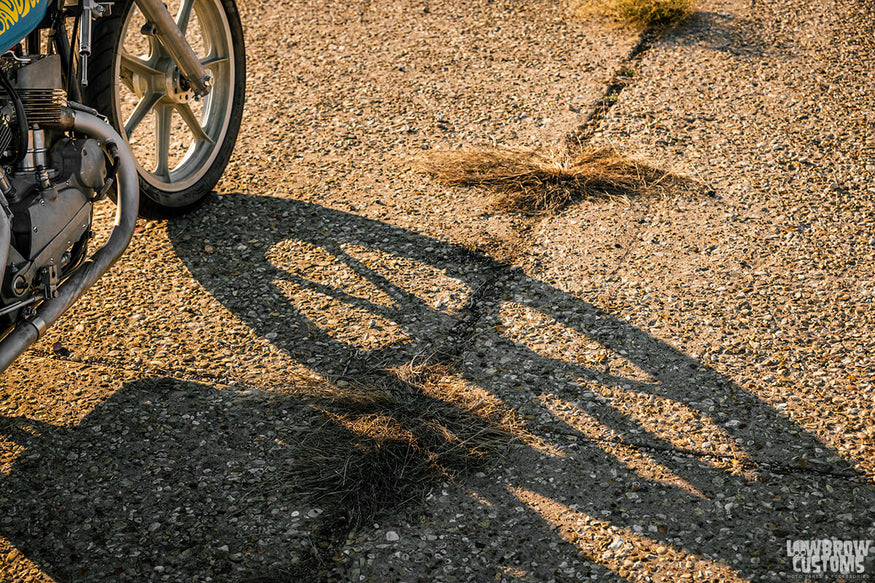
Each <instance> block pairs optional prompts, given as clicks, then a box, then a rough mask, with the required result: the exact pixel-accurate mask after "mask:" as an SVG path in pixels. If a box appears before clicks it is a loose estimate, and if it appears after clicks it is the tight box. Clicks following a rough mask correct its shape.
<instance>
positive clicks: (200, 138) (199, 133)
mask: <svg viewBox="0 0 875 583" xmlns="http://www.w3.org/2000/svg"><path fill="white" fill-rule="evenodd" d="M176 111H177V113H179V117H181V118H182V121H184V122H185V125H187V126H188V129H190V130H191V133H192V135H193V136H194V139H195V141H196V142H197V143H198V145H199V144H202V143H203V142H209V143H210V144H215V143H216V141H215V140H214V139H212V138H211V137H210V136H208V135H207V132H205V131H204V128H203V126H201V122H200V120H198V118H197V116H196V115H195V114H194V111H192V109H191V106H190V105H189V104H187V103H180V104H178V105H177V106H176Z"/></svg>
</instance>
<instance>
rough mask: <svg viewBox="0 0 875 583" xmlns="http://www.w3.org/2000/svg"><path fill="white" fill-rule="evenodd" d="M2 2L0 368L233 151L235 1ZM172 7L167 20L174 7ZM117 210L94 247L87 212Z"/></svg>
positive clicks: (201, 192)
mask: <svg viewBox="0 0 875 583" xmlns="http://www.w3.org/2000/svg"><path fill="white" fill-rule="evenodd" d="M176 4H177V5H171V7H170V8H168V7H167V6H166V5H165V4H164V2H163V1H162V0H116V1H115V2H96V1H95V0H0V338H2V339H0V371H3V370H5V369H6V368H7V367H8V366H9V365H10V364H11V363H12V362H13V361H14V360H15V359H16V358H17V357H18V356H20V355H21V353H23V352H24V351H25V350H27V348H28V347H30V346H31V345H32V344H33V343H34V342H36V340H37V339H38V338H39V337H40V336H41V335H42V334H43V333H44V332H45V330H46V329H47V328H48V327H49V326H51V325H52V324H53V323H54V322H56V321H57V320H58V318H59V317H60V316H61V315H62V314H63V313H64V312H65V311H66V310H67V309H68V308H69V307H70V306H71V305H72V304H73V303H74V302H75V301H76V300H77V299H78V298H79V297H80V296H81V295H82V294H83V293H84V292H85V291H86V290H87V289H88V288H89V287H91V286H92V285H93V284H94V283H95V282H96V281H97V280H98V279H99V278H100V277H101V275H103V274H104V273H105V272H106V271H107V270H108V269H109V268H110V267H111V266H112V265H113V263H115V261H116V260H117V259H118V258H119V257H120V256H121V255H122V254H123V253H124V251H125V249H126V248H127V246H128V244H129V243H130V241H131V238H132V236H133V233H134V227H135V223H136V220H137V216H138V215H139V216H142V217H146V218H161V217H170V216H175V215H179V214H182V213H186V212H189V211H191V210H194V209H196V208H198V207H199V206H200V205H201V204H202V203H203V202H204V201H205V198H206V197H207V195H208V194H209V193H210V192H211V191H212V189H213V187H214V186H215V185H216V183H217V182H218V180H219V178H220V177H221V175H222V173H223V172H224V170H225V167H226V166H227V164H228V161H229V159H230V157H231V152H232V150H233V148H234V143H235V142H236V139H237V134H238V132H239V129H240V122H241V117H242V112H243V99H244V90H245V78H246V74H245V54H244V45H243V30H242V25H241V22H240V16H239V14H238V11H237V7H236V5H235V3H234V0H176ZM171 11H172V12H173V14H172V13H171ZM107 198H108V199H111V200H112V201H113V202H115V204H116V213H115V222H114V225H113V227H112V231H111V232H110V234H109V237H108V238H107V239H106V241H105V242H104V243H103V244H102V245H101V246H100V247H99V248H98V249H96V250H95V251H93V252H90V251H89V241H90V240H91V239H93V238H94V234H93V233H94V224H93V220H94V209H95V205H97V204H98V203H100V201H102V200H103V199H107Z"/></svg>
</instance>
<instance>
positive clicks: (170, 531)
mask: <svg viewBox="0 0 875 583" xmlns="http://www.w3.org/2000/svg"><path fill="white" fill-rule="evenodd" d="M228 217H240V218H241V219H240V221H241V223H240V224H242V225H243V226H245V229H241V228H239V227H240V225H229V222H228ZM169 231H170V236H171V239H172V241H173V244H174V246H175V248H176V250H177V253H178V255H179V257H180V258H181V260H182V261H183V263H184V264H185V265H186V267H187V268H188V269H189V271H190V272H191V274H192V276H193V277H194V278H196V279H197V281H198V282H199V283H200V284H201V285H202V286H203V288H204V289H205V290H206V291H207V292H208V293H210V294H212V295H213V296H214V297H215V298H216V299H217V300H218V301H219V302H220V303H221V304H222V305H223V306H225V307H226V308H228V309H229V310H230V311H231V312H232V313H233V314H234V315H235V316H236V317H238V318H240V319H241V320H242V321H244V322H245V323H247V324H248V325H249V326H250V327H251V328H252V329H253V330H254V331H255V332H256V333H258V334H259V335H261V336H262V337H264V338H267V339H269V340H270V342H271V343H272V344H273V345H274V346H275V347H276V348H278V349H279V350H282V351H283V352H285V353H287V354H288V355H290V356H291V357H293V358H294V359H295V360H297V361H298V362H301V363H305V364H306V365H307V366H308V367H310V368H311V369H312V370H313V371H314V372H316V373H317V374H318V375H319V376H320V377H322V378H323V379H326V380H325V381H319V382H315V381H314V383H313V384H312V385H311V386H304V385H302V384H301V381H299V380H290V381H289V383H288V386H287V387H284V388H283V387H277V386H272V387H271V388H272V390H271V391H264V392H262V391H251V390H239V389H236V388H233V387H230V388H224V389H223V390H217V389H216V387H212V386H207V385H204V384H200V383H194V382H184V381H178V380H173V379H150V380H146V381H139V382H136V383H130V384H127V385H126V386H125V388H124V389H123V390H122V391H120V392H118V393H117V394H116V395H114V396H113V397H112V398H111V399H109V400H108V401H107V402H106V403H104V404H103V405H101V406H100V407H98V408H96V409H95V410H94V412H92V413H91V414H89V415H88V416H87V417H86V418H85V420H84V421H83V422H82V423H81V424H79V425H76V426H73V427H69V428H62V429H58V430H56V431H54V432H50V433H49V434H48V436H46V437H42V438H40V439H38V440H30V441H29V442H28V443H27V447H28V448H29V449H28V452H27V453H26V454H25V455H24V456H22V458H21V459H20V460H19V461H17V462H16V464H15V466H14V467H13V469H12V472H11V473H10V474H9V475H8V476H6V477H3V478H0V486H2V489H0V491H2V492H5V494H4V500H2V501H0V508H2V511H3V513H2V514H3V515H4V516H5V517H6V518H4V519H3V520H0V534H3V536H5V537H6V538H8V539H9V540H10V541H12V542H13V544H15V546H16V547H17V548H19V550H21V551H22V552H24V553H25V554H27V555H28V557H30V558H31V559H32V560H34V561H36V562H37V563H39V564H40V565H41V566H43V567H44V568H45V570H46V571H47V572H48V573H50V574H52V575H53V576H55V577H56V578H57V579H58V580H63V581H67V580H85V579H87V580H89V581H92V580H118V579H120V578H121V579H123V578H125V576H132V575H131V573H139V574H143V573H146V574H149V575H150V576H152V577H154V578H160V577H163V576H164V575H167V576H171V574H172V573H179V574H181V575H180V576H179V577H177V580H181V579H182V578H188V579H192V580H194V579H198V580H201V579H204V578H206V577H212V578H214V579H215V580H229V581H231V580H234V581H239V580H330V579H332V578H337V579H341V580H342V579H344V577H345V576H346V574H347V573H348V569H349V568H350V565H348V564H346V562H347V561H348V560H350V559H347V558H345V557H344V556H342V555H341V556H337V558H336V561H337V564H336V565H335V564H329V563H331V561H330V558H331V554H332V553H333V552H334V551H337V550H340V549H341V548H342V547H343V546H344V544H345V543H346V535H347V533H348V531H349V530H350V529H351V528H353V527H355V526H356V525H357V524H359V522H361V519H362V518H366V520H367V521H366V522H365V523H364V524H365V526H367V525H368V524H369V523H370V522H371V521H377V522H382V521H383V520H384V519H386V518H388V517H393V516H397V514H395V513H394V512H395V511H394V507H395V506H396V505H398V504H403V503H404V502H406V501H409V500H421V499H422V496H423V495H424V494H425V493H427V492H428V491H429V490H430V489H435V490H436V491H439V490H443V489H446V488H447V487H446V486H443V485H442V484H443V483H444V482H445V481H446V480H447V479H448V478H450V477H452V476H464V479H463V480H461V481H460V483H459V486H458V490H456V491H455V494H454V493H453V492H449V493H448V494H445V493H444V492H441V496H440V497H441V498H446V500H442V501H441V502H440V503H439V504H438V503H435V502H433V501H432V502H430V503H429V504H430V505H429V508H430V510H431V511H433V512H435V513H436V514H440V513H447V514H448V516H449V517H452V518H453V520H457V519H458V518H457V515H458V513H459V512H462V508H464V517H462V518H460V519H458V520H459V521H460V522H461V523H462V524H463V525H464V526H465V528H466V530H465V532H466V533H467V534H466V536H465V537H447V538H446V539H443V538H442V539H441V545H442V548H441V552H440V553H438V554H435V555H434V556H432V557H429V558H428V559H427V560H426V561H424V562H423V563H421V564H420V565H419V566H418V567H417V568H419V569H420V571H419V572H417V573H416V575H418V576H423V577H432V578H434V577H437V576H438V575H439V574H440V573H441V572H442V571H441V569H443V568H445V567H446V565H447V563H448V561H447V559H446V557H469V556H470V555H471V554H472V551H471V548H472V546H471V545H472V544H473V545H474V547H476V548H477V552H476V555H477V560H476V561H475V560H471V561H470V562H468V563H467V564H466V568H468V569H472V570H473V571H472V572H471V573H469V574H468V575H465V577H468V580H485V578H493V577H494V576H495V575H496V574H497V573H498V571H497V570H496V569H498V567H500V566H502V565H505V566H508V565H510V566H513V567H514V568H518V571H517V572H518V573H522V575H520V577H521V578H523V579H524V580H544V577H548V578H549V577H553V578H556V577H557V575H556V572H557V571H556V568H557V565H560V564H561V563H563V562H564V563H566V566H567V568H569V569H571V570H572V571H575V572H577V573H584V574H585V575H586V576H595V577H597V578H598V579H599V580H605V581H610V580H621V577H625V576H626V575H628V572H626V571H624V567H623V561H624V560H626V559H625V558H624V557H625V556H626V555H625V554H624V553H620V552H616V553H614V552H613V551H615V550H616V551H619V550H621V549H614V548H611V549H610V552H608V551H606V550H605V548H606V547H608V546H609V545H610V546H611V547H613V546H614V545H613V543H614V542H616V540H617V539H616V537H620V540H621V541H624V542H623V544H631V545H632V546H633V547H635V548H634V549H632V550H633V551H640V552H641V553H642V556H644V557H649V558H647V559H645V564H644V566H643V567H641V569H643V570H644V572H648V570H649V571H650V572H652V574H653V575H654V576H659V575H663V576H667V577H669V578H672V577H675V576H679V575H678V571H677V570H678V569H680V570H681V571H683V569H685V568H686V567H684V566H683V564H686V563H689V564H691V565H693V564H695V565H696V567H695V568H702V566H703V565H704V568H706V569H710V570H712V571H714V572H716V573H723V574H724V575H725V577H724V578H723V580H732V579H733V578H736V574H738V573H741V574H744V573H746V572H747V571H749V570H750V569H751V559H750V557H751V555H753V556H754V557H757V558H758V561H759V563H758V566H757V568H756V569H757V570H759V569H764V570H765V569H776V570H778V569H787V567H786V565H784V564H783V563H782V561H786V560H787V559H786V556H785V555H784V553H783V552H782V549H784V548H785V547H784V542H785V541H784V539H785V538H793V539H814V538H824V537H830V538H841V539H864V538H868V537H867V534H868V530H867V529H868V528H869V527H870V525H869V524H867V523H865V521H863V520H862V519H861V518H860V517H852V518H851V519H847V518H841V517H839V516H838V515H839V514H842V513H843V512H844V513H853V512H854V511H855V510H858V509H861V508H871V507H873V506H875V490H873V488H872V486H871V485H870V484H867V483H866V481H865V479H864V478H863V477H862V476H860V475H859V474H858V473H857V472H856V471H854V470H853V468H852V467H851V466H850V464H848V463H847V462H845V461H843V460H841V459H840V458H836V459H834V460H831V461H829V462H828V463H823V462H821V461H819V460H822V459H823V458H824V455H823V449H824V448H825V446H824V444H823V443H822V442H821V441H820V440H819V439H818V438H817V437H815V436H813V435H811V434H809V433H807V432H806V431H805V430H804V429H802V428H801V427H799V426H797V425H795V424H794V423H793V422H792V421H790V420H789V419H788V418H786V417H785V416H783V415H781V414H779V413H778V412H777V411H776V410H774V409H772V408H771V407H770V406H769V405H768V404H766V403H765V402H763V401H761V400H760V399H759V398H757V397H756V396H755V395H753V394H751V393H749V392H746V391H745V390H743V389H742V388H740V387H739V386H737V385H736V384H734V383H733V382H732V381H731V380H730V379H727V378H725V377H723V376H722V375H720V374H718V373H717V372H716V371H714V370H713V369H710V368H708V367H707V366H704V365H703V364H702V363H700V362H697V361H696V360H695V359H692V358H690V357H689V356H687V355H685V354H683V353H681V352H679V351H678V350H676V349H674V348H673V347H671V346H670V345H668V344H666V343H665V342H663V341H661V340H660V339H658V338H655V337H653V336H651V335H649V334H648V333H647V332H646V331H644V330H642V329H640V328H637V327H635V326H632V325H630V324H629V323H628V322H626V321H624V320H621V319H618V318H616V317H613V316H611V315H610V314H608V313H605V312H603V311H601V310H599V309H598V308H596V307H595V306H593V305H591V304H589V303H587V302H585V301H583V300H581V299H580V298H577V297H574V296H572V295H570V294H567V293H564V292H561V291H559V290H557V289H555V288H553V287H551V286H549V285H547V284H545V283H543V282H540V281H538V280H536V279H533V278H530V277H527V276H525V275H524V274H522V273H521V272H520V271H519V270H516V269H512V268H511V267H509V266H507V265H503V264H501V263H499V262H496V261H494V260H492V259H491V258H490V257H488V256H485V255H482V254H479V253H475V252H472V251H470V250H468V249H465V248H462V247H460V246H458V245H454V244H451V243H447V242H444V241H440V240H437V239H434V238H431V237H426V236H423V235H420V234H416V233H413V232H411V231H409V230H406V229H403V228H400V227H395V226H392V225H389V224H386V223H383V222H380V221H375V220H371V219H366V218H362V217H360V216H356V215H353V214H350V213H345V212H341V211H336V210H331V209H328V208H325V207H321V206H318V205H314V204H309V203H304V202H299V201H290V200H282V199H276V198H268V197H254V196H245V197H244V196H226V197H222V198H221V199H219V200H218V201H215V203H214V204H213V205H211V206H210V207H208V211H207V212H204V213H202V214H200V215H197V216H193V217H190V218H186V219H184V220H181V221H178V222H176V223H173V224H172V225H171V226H170V227H169ZM207 240H208V242H207ZM557 331H558V333H557ZM596 353H598V355H599V356H604V358H594V359H588V358H587V357H588V356H589V355H592V354H596ZM429 359H430V360H429ZM427 360H428V361H429V362H431V363H439V365H440V366H438V367H437V368H429V367H423V366H421V365H422V363H423V362H425V361H427ZM454 387H455V389H453V388H454ZM458 387H462V389H459V388H458ZM442 390H445V391H447V394H442V393H441V391H442ZM466 391H467V392H468V393H470V394H473V395H475V397H476V400H475V401H473V402H472V401H471V400H470V399H469V400H466V399H465V398H464V396H462V394H463V393H465V392H466ZM484 402H485V403H491V406H492V408H491V409H489V410H487V411H484V409H483V408H482V406H481V405H480V403H484ZM672 415H674V416H680V417H679V419H681V420H683V421H684V422H685V424H683V423H681V424H678V423H677V420H675V423H674V425H676V426H677V425H680V426H681V427H683V429H684V431H683V434H678V433H676V432H673V431H672V430H671V429H670V428H668V425H666V424H665V423H663V420H664V419H665V418H666V417H668V416H672ZM533 423H536V424H537V426H533ZM535 434H538V435H537V436H536V435H535ZM511 439H512V440H514V441H515V442H516V443H518V444H520V447H518V448H516V449H514V450H512V451H511V452H508V451H507V450H505V449H504V448H503V447H502V442H503V441H508V440H511ZM481 446H482V447H481ZM503 455H506V456H507V457H506V461H507V463H505V464H503V465H501V466H500V467H499V468H497V469H490V468H492V466H490V463H491V462H500V461H501V459H502V456H503ZM815 462H816V463H817V464H818V465H817V466H815V467H812V465H810V464H814V463H815ZM484 464H485V465H484ZM806 464H808V465H806ZM474 468H480V469H486V470H487V471H485V472H484V473H483V474H480V475H473V474H472V473H471V472H470V471H467V470H471V469H474ZM537 476H549V477H550V479H549V480H547V479H539V478H537ZM596 486H597V487H596ZM815 489H816V490H818V491H829V492H830V498H829V500H828V501H827V502H828V504H827V505H826V506H824V505H823V504H821V503H820V501H819V500H818V499H814V500H812V499H804V498H800V497H797V495H799V494H800V493H802V492H806V491H811V490H815ZM449 490H452V488H450V489H449ZM471 492H474V493H476V494H477V497H478V499H480V500H483V501H484V504H482V506H480V507H478V506H476V505H474V508H472V507H471V505H470V504H468V502H470V498H469V497H467V496H468V494H470V493H471ZM454 496H455V497H454ZM466 499H467V501H466ZM317 504H318V506H317ZM436 504H437V505H436ZM460 505H461V506H460ZM550 507H553V508H554V509H555V508H559V509H560V511H558V512H556V513H552V514H551V512H550V511H549V508H550ZM351 508H357V509H358V512H359V513H360V514H359V515H358V516H356V515H355V512H351ZM523 509H524V510H526V512H524V513H523V514H521V513H520V510H523ZM561 509H564V510H561ZM521 516H525V517H526V518H525V519H523V520H522V521H521V518H520V517H521ZM563 516H564V517H565V518H563ZM568 516H572V517H574V520H575V521H577V522H575V525H573V528H572V527H571V526H569V525H568V524H566V523H565V522H563V521H565V520H567V519H568ZM815 517H816V519H815ZM484 520H487V521H491V522H492V523H493V524H497V525H502V524H507V525H515V526H514V528H513V529H512V530H513V532H505V529H503V528H501V527H500V526H499V527H496V528H498V529H499V531H501V532H498V531H496V530H495V529H490V528H486V527H483V526H478V525H482V524H484ZM582 524H586V525H587V527H586V528H583V527H582V526H581V525H582ZM411 528H412V529H413V528H415V527H411ZM460 528H461V527H460ZM569 529H570V530H569ZM575 529H576V530H575ZM383 530H385V526H384V529H383ZM572 531H573V532H572ZM578 531H579V532H578ZM380 532H382V531H380ZM715 532H726V533H732V537H731V538H733V540H735V541H736V543H734V546H733V545H732V544H729V543H727V542H726V540H725V537H720V536H715ZM378 536H380V535H378ZM497 536H502V537H505V539H506V540H505V539H501V540H503V541H504V543H503V544H499V545H496V544H493V543H494V542H495V537H497ZM463 539H464V540H463ZM737 541H746V543H745V544H746V546H747V548H746V550H745V554H742V553H740V552H739V547H738V544H737ZM381 542H385V540H383V541H381ZM403 544H405V540H402V541H400V542H399V545H403ZM384 546H385V547H386V549H387V550H384V551H379V552H383V553H386V557H384V558H385V559H386V561H389V563H391V553H392V552H395V550H396V548H395V547H393V546H392V545H384ZM660 547H662V548H663V551H658V549H659V548H660ZM402 548H403V547H402ZM623 548H625V547H623ZM666 548H667V549H668V554H666V552H665V550H664V549H666ZM533 557H534V558H537V560H536V561H534V560H531V558H533ZM660 557H661V558H660ZM353 559H355V557H353ZM325 561H328V563H326V562H325ZM535 563H537V564H535ZM692 568H693V567H690V569H692ZM459 576H461V574H459ZM570 577H571V579H572V580H573V576H570ZM171 578H173V577H172V576H171ZM247 578H249V579H247ZM557 580H561V579H557Z"/></svg>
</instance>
